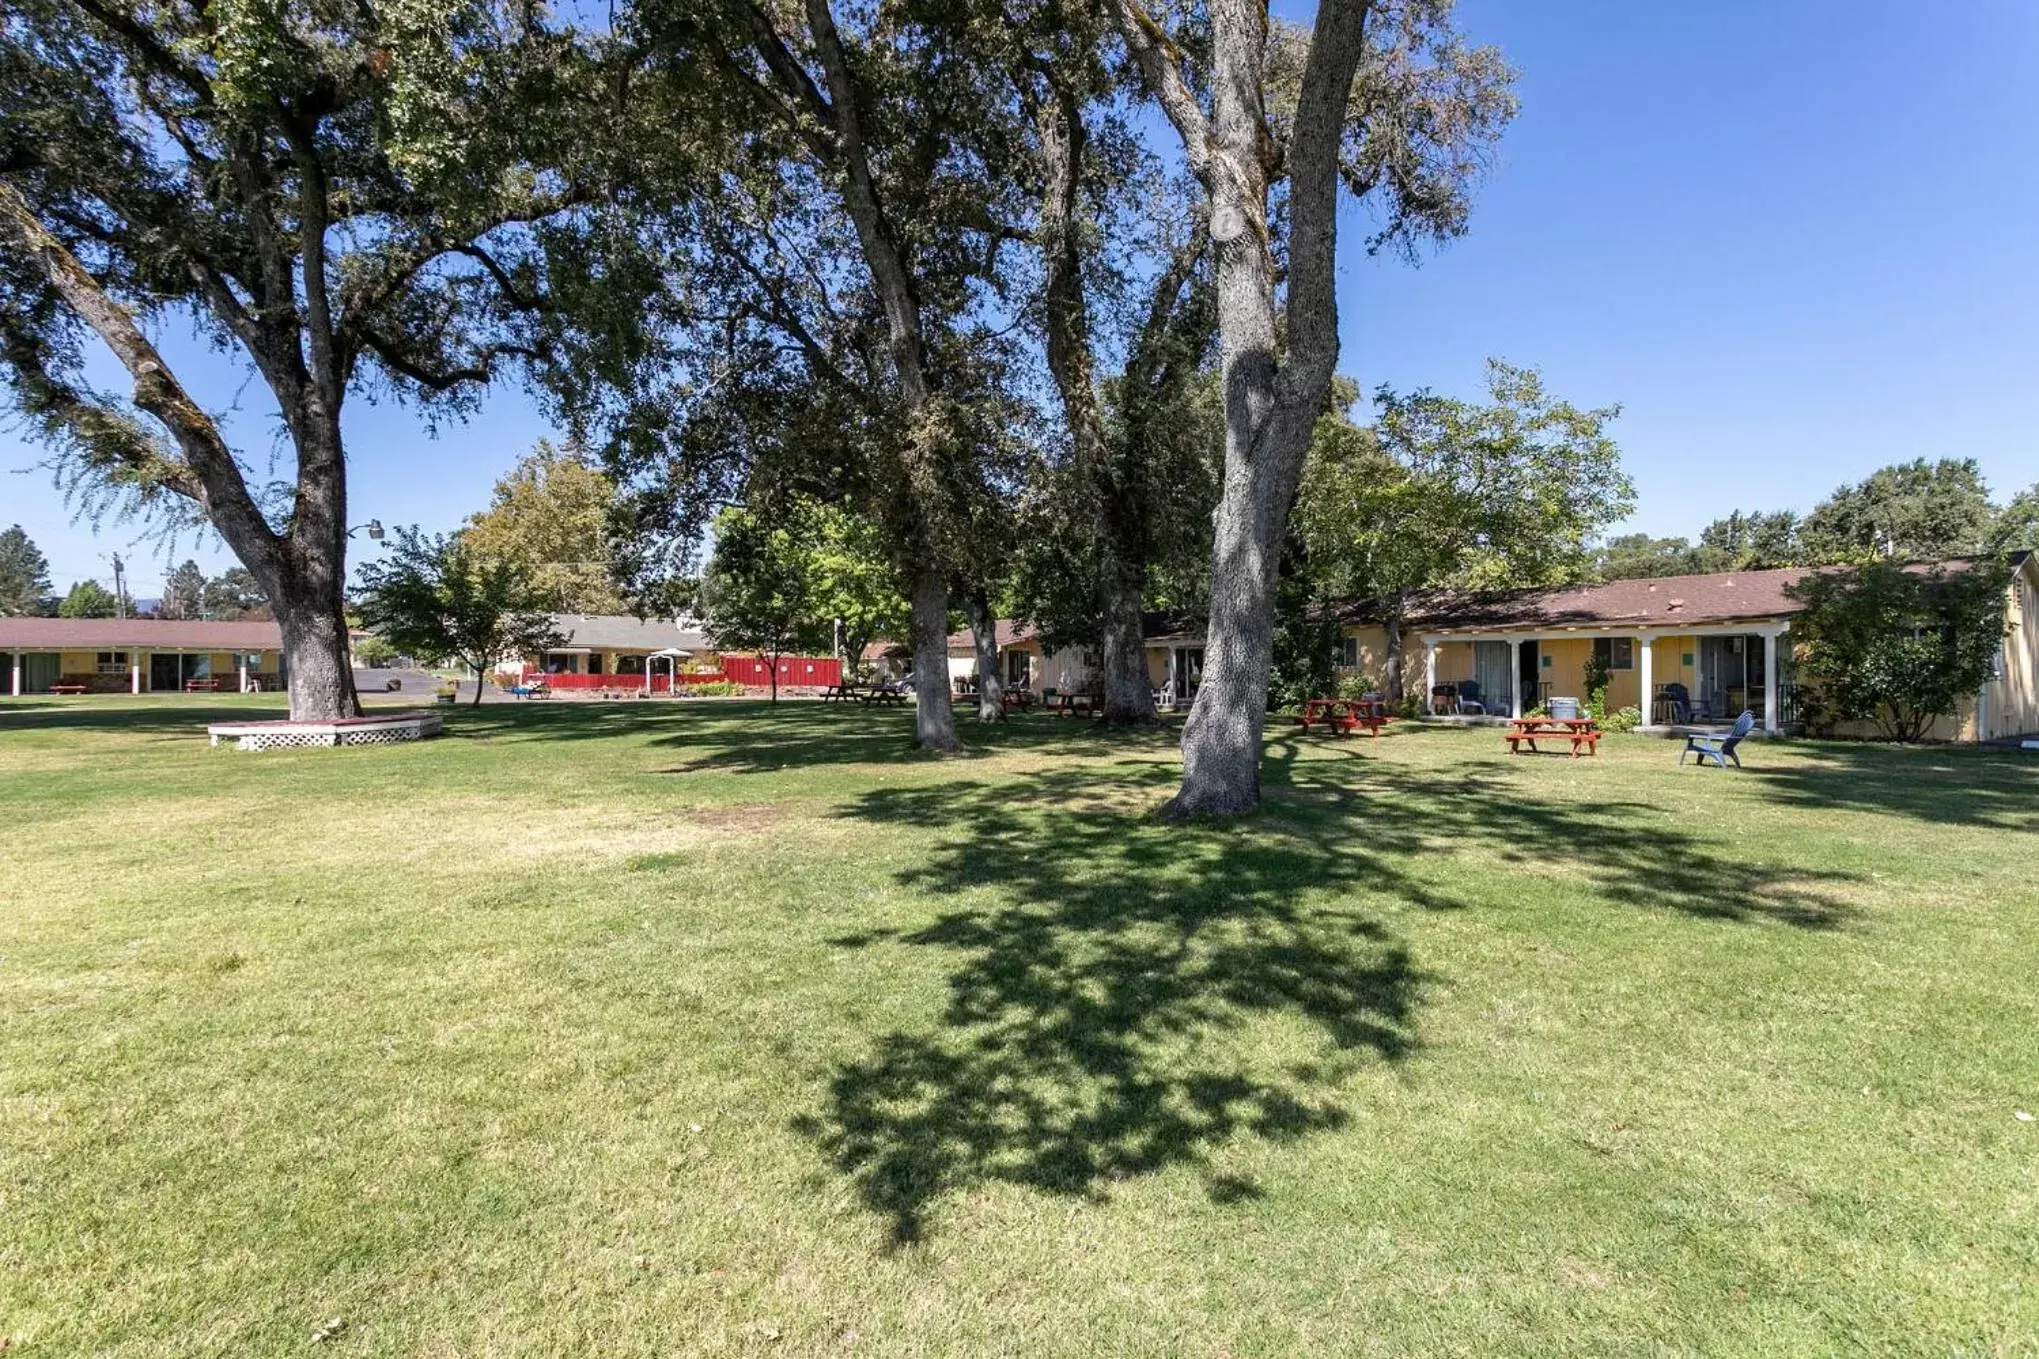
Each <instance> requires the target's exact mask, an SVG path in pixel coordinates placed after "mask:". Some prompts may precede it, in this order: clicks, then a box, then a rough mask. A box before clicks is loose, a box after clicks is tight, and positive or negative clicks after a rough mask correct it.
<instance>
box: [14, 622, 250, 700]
mask: <svg viewBox="0 0 2039 1359" xmlns="http://www.w3.org/2000/svg"><path fill="white" fill-rule="evenodd" d="M287 680H288V676H287V675H286V673H285V671H284V668H283V634H282V632H281V631H280V630H279V629H278V628H277V626H276V624H275V623H273V622H268V621H261V622H232V623H211V622H204V621H202V620H198V619H168V618H0V682H4V683H5V684H6V686H7V687H6V688H5V689H4V690H0V692H5V693H8V694H12V695H17V696H18V695H22V694H160V693H191V692H204V693H211V692H218V693H243V692H251V691H254V690H257V689H263V690H269V689H282V688H284V687H285V685H286V683H287Z"/></svg>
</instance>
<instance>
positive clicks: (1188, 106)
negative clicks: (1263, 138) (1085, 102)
mask: <svg viewBox="0 0 2039 1359" xmlns="http://www.w3.org/2000/svg"><path fill="white" fill-rule="evenodd" d="M1111 8H1112V13H1113V17H1114V18H1115V20H1116V21H1117V23H1118V29H1119V36H1120V37H1122V38H1124V39H1125V43H1126V49H1127V50H1128V51H1130V52H1131V53H1132V54H1133V60H1134V61H1135V62H1137V63H1138V64H1139V67H1140V74H1141V76H1142V78H1143V79H1144V80H1145V81H1146V84H1147V90H1148V92H1149V93H1150V94H1152V95H1153V96H1154V98H1155V101H1156V102H1157V103H1159V104H1160V105H1161V111H1162V112H1163V113H1165V114H1167V115H1168V121H1169V122H1171V123H1173V124H1175V131H1176V135H1178V136H1180V137H1181V138H1182V152H1183V157H1184V159H1185V160H1187V161H1188V162H1189V169H1190V173H1191V174H1193V175H1195V176H1196V177H1197V180H1198V182H1199V183H1201V184H1202V185H1203V186H1204V188H1205V189H1207V190H1208V189H1210V188H1211V168H1212V167H1211V159H1212V157H1211V125H1210V122H1209V120H1208V119H1206V118H1205V117H1204V111H1203V107H1202V106H1201V105H1200V104H1198V103H1197V100H1196V96H1195V95H1194V94H1192V93H1191V92H1190V88H1189V86H1188V85H1187V84H1186V83H1184V81H1183V78H1182V72H1181V70H1180V69H1179V63H1180V61H1181V53H1180V52H1179V51H1178V50H1177V49H1176V46H1175V43H1174V42H1173V41H1171V40H1170V39H1169V36H1168V34H1167V33H1166V32H1165V31H1163V29H1162V27H1161V25H1160V24H1158V23H1156V22H1155V20H1154V16H1153V15H1151V14H1149V13H1147V11H1146V9H1145V8H1144V7H1143V6H1142V5H1141V4H1140V0H1111Z"/></svg>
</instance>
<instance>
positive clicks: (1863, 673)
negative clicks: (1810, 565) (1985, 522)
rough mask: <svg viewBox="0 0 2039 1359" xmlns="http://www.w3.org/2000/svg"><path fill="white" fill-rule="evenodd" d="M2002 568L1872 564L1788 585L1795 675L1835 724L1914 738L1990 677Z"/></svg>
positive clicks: (2000, 613)
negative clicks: (1796, 605) (1795, 611)
mask: <svg viewBox="0 0 2039 1359" xmlns="http://www.w3.org/2000/svg"><path fill="white" fill-rule="evenodd" d="M2008 581H2009V569H2008V567H2006V566H2005V565H2004V564H2003V562H2002V561H2001V559H1991V560H1989V561H1984V562H1979V563H1976V564H1975V565H1973V566H1971V567H1968V568H1965V569H1959V570H1951V571H1950V570H1947V569H1945V568H1943V567H1935V568H1921V567H1917V566H1912V567H1907V566H1905V565H1903V564H1901V563H1898V562H1895V561H1884V560H1878V561H1870V562H1865V563H1863V564H1861V565H1859V566H1854V567H1851V568H1847V569H1844V570H1834V571H1815V572H1812V573H1810V574H1808V575H1807V576H1806V577H1805V579H1803V580H1802V581H1800V582H1798V583H1797V584H1796V585H1794V586H1792V587H1791V590H1790V593H1791V595H1792V597H1793V598H1795V599H1797V600H1798V601H1799V602H1800V604H1802V605H1803V606H1804V607H1803V610H1802V611H1801V612H1800V613H1799V615H1798V617H1797V618H1796V619H1794V620H1793V622H1792V627H1791V631H1792V637H1793V640H1794V644H1795V645H1796V647H1797V660H1798V673H1799V675H1800V676H1801V677H1802V678H1804V679H1805V680H1808V681H1810V682H1811V683H1812V685H1813V686H1814V695H1815V698H1816V701H1817V703H1818V704H1819V706H1820V708H1821V710H1822V711H1823V712H1825V713H1827V714H1830V715H1831V716H1832V717H1833V718H1836V719H1839V720H1843V721H1847V720H1861V721H1870V722H1874V723H1875V724H1876V727H1877V730H1878V731H1880V732H1881V733H1882V734H1883V735H1884V736H1885V737H1887V738H1889V739H1891V740H1895V741H1916V740H1918V739H1919V738H1920V737H1922V736H1924V735H1925V734H1926V732H1927V730H1928V729H1930V728H1931V726H1932V725H1933V722H1934V720H1935V719H1937V718H1941V717H1952V716H1953V715H1954V714H1955V712H1956V711H1957V709H1958V708H1959V706H1960V703H1961V701H1962V700H1963V699H1966V698H1972V697H1973V696H1974V695H1975V694H1976V692H1977V691H1978V690H1980V689H1981V688H1982V686H1983V683H1984V682H1985V681H1986V680H1988V679H1989V677H1990V674H1991V672H1992V670H1993V669H1994V668H1995V665H1996V656H1997V653H1998V651H1999V650H2000V649H2001V648H2002V647H2003V644H2004V593H2005V588H2006V586H2007V584H2008Z"/></svg>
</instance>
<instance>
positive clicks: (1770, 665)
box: [1763, 632, 1779, 732]
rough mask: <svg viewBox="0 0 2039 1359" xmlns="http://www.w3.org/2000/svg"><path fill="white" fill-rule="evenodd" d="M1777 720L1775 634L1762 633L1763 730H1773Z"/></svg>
mask: <svg viewBox="0 0 2039 1359" xmlns="http://www.w3.org/2000/svg"><path fill="white" fill-rule="evenodd" d="M1778 729H1779V726H1778V722H1777V634H1776V633H1774V632H1766V633H1764V634H1763V730H1764V731H1768V732H1774V731H1777V730H1778Z"/></svg>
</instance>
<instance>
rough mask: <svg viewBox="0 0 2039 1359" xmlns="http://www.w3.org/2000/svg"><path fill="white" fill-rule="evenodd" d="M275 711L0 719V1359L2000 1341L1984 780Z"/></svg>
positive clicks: (67, 710)
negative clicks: (1224, 821)
mask: <svg viewBox="0 0 2039 1359" xmlns="http://www.w3.org/2000/svg"><path fill="white" fill-rule="evenodd" d="M275 705H276V699H275V698H274V697H273V696H272V697H271V698H269V699H267V700H238V699H218V700H210V699H208V700H203V701H199V700H189V701H183V702H162V703H157V702H150V701H148V700H133V699H125V698H123V699H108V700H105V701H89V702H80V701H45V700H15V701H9V702H0V1341H7V1340H11V1341H12V1347H11V1348H10V1349H9V1351H8V1359H13V1355H14V1354H16V1353H19V1354H22V1355H24V1356H28V1355H44V1354H49V1355H83V1354H95V1355H118V1356H152V1357H153V1356H162V1355H172V1354H175V1355H190V1354H204V1355H233V1356H243V1355H269V1354H279V1355H281V1354H302V1353H316V1354H339V1355H352V1354H378V1355H414V1354H415V1355H430V1356H453V1355H565V1354H573V1355H578V1354H602V1355H669V1354H714V1355H720V1354H733V1353H747V1352H750V1353H761V1354H767V1353H768V1354H836V1353H858V1354H871V1355H913V1354H928V1355H949V1354H959V1353H1002V1354H1026V1355H1036V1354H1069V1355H1090V1354H1153V1355H1170V1356H1174V1355H1249V1354H1253V1355H1276V1356H1287V1355H1297V1354H1305V1353H1324V1354H1412V1355H1439V1354H1509V1355H1518V1354H1532V1353H1533V1354H1580V1355H1607V1354H1641V1353H1705V1354H1719V1355H1729V1354H1733V1355H1745V1354H1775V1355H1802V1354H1812V1353H1872V1354H1939V1355H1985V1354H2031V1353H2034V1352H2035V1350H2034V1345H2035V1341H2034V1337H2035V1336H2039V1122H2027V1121H2021V1120H2019V1119H2018V1118H2017V1117H2016V1112H2017V1111H2019V1110H2027V1111H2031V1112H2035V1113H2039V912H2035V909H2034V908H2035V905H2039V885H2035V873H2034V869H2035V856H2034V839H2035V838H2034V834H2033V832H2034V829H2035V826H2039V764H2035V763H2034V760H2033V758H2032V757H2029V756H2020V755H2017V754H2015V753H2010V752H1977V751H1969V750H1886V749H1877V748H1871V747H1864V746H1845V745H1813V744H1771V745H1761V744H1755V745H1752V746H1749V747H1745V749H1746V750H1748V751H1749V766H1750V767H1749V768H1748V770H1746V771H1745V772H1742V773H1739V774H1735V773H1730V774H1726V775H1723V774H1720V773H1717V772H1714V771H1700V770H1696V769H1693V768H1686V769H1682V770H1681V769H1679V768H1678V767H1677V765H1676V750H1675V748H1674V747H1673V746H1671V745H1669V744H1667V743H1664V742H1659V741H1652V740H1646V739H1643V738H1637V737H1628V738H1622V737H1610V738H1609V739H1608V740H1607V741H1606V742H1605V743H1604V749H1603V752H1602V754H1601V756H1600V757H1599V758H1598V759H1597V760H1581V761H1578V762H1573V761H1570V760H1566V759H1561V758H1554V759H1532V758H1526V757H1525V758H1509V757H1508V756H1506V755H1505V754H1503V753H1502V749H1501V741H1500V738H1499V736H1498V735H1497V734H1496V733H1494V732H1492V731H1480V732H1467V731H1455V730H1438V729H1415V728H1410V727H1408V726H1402V727H1400V728H1398V729H1396V730H1394V731H1393V733H1392V734H1391V735H1389V736H1387V737H1385V738H1383V739H1381V740H1379V741H1366V740H1358V741H1346V742H1342V743H1340V742H1334V741H1332V740H1329V739H1325V738H1315V737H1313V738H1310V739H1308V740H1307V741H1301V742H1298V741H1293V740H1290V739H1288V738H1287V736H1286V734H1283V735H1282V736H1281V738H1280V739H1278V740H1277V741H1276V742H1275V743H1274V744H1273V745H1272V746H1271V747H1270V760H1269V783H1270V788H1269V796H1268V807H1267V809H1266V811H1265V812H1263V813H1262V814H1261V815H1259V816H1258V817H1255V818H1253V819H1251V820H1249V821H1247V822H1246V823H1244V824H1241V825H1234V826H1200V827H1194V828H1188V829H1185V828H1179V827H1171V826H1167V825H1163V824H1161V823H1159V822H1157V821H1156V820H1154V819H1153V818H1152V817H1150V816H1148V815H1147V813H1149V812H1150V811H1151V810H1152V808H1154V807H1155V806H1156V805H1157V804H1158V803H1159V802H1160V801H1161V800H1162V799H1163V798H1164V797H1165V796H1166V795H1167V793H1168V791H1169V790H1170V787H1171V772H1172V769H1173V767H1174V763H1175V752H1174V749H1173V741H1174V738H1175V731H1174V729H1173V728H1170V729H1166V730H1164V731H1162V732H1159V733H1153V734H1147V735H1135V736H1114V735H1110V734H1107V733H1105V732H1102V731H1100V730H1098V729H1096V728H1094V727H1092V726H1090V725H1087V724H1085V723H1082V722H1075V721H1068V720H1060V719H1056V718H1051V717H1045V716H1041V717H1031V718H1024V719H1021V720H1019V721H1017V722H1016V723H1014V724H1013V725H1012V726H1011V727H1010V728H1008V729H1005V730H995V731H988V732H980V731H977V730H969V731H967V733H966V734H967V738H968V739H969V741H970V743H971V745H972V747H973V749H972V753H971V754H970V755H969V756H968V757H964V758H956V759H947V760H936V759H927V758H921V757H917V756H915V755H913V754H911V753H909V751H908V749H907V746H906V741H907V737H908V734H909V729H910V721H911V717H910V714H907V713H899V712H887V713H873V712H865V711H843V710H837V709H833V708H830V709H823V708H820V707H818V706H816V705H810V704H803V705H790V704H789V705H784V706H783V707H782V708H781V710H779V711H776V712H774V711H770V710H768V709H767V708H766V707H765V706H764V705H762V704H721V703H709V702H703V703H695V704H685V705H660V706H651V705H615V706H606V707H605V706H595V705H579V706H576V705H571V704H566V703H555V704H550V705H541V704H532V705H524V706H515V707H508V706H506V707H493V708H484V709H481V710H479V711H468V710H461V711H459V712H457V713H455V714H453V716H452V717H451V718H450V719H449V724H448V725H449V734H448V738H447V739H445V740H441V741H437V742H430V743H425V744H420V745H413V746H405V747H391V748H380V749H376V748H364V749H356V750H344V751H326V752H279V753H270V754H262V755H252V754H247V755H244V754H240V753H238V752H235V751H231V750H225V749H222V750H210V749H208V748H207V747H206V745H205V742H204V738H203V735H202V732H201V731H200V729H199V725H198V724H199V723H200V721H201V720H202V719H203V718H204V717H206V716H207V715H209V714H216V713H220V712H226V711H240V712H247V711H253V710H255V709H257V708H273V707H274V706H275ZM334 1318H341V1319H344V1325H343V1326H341V1327H339V1328H338V1329H337V1331H336V1332H335V1333H334V1334H332V1335H331V1338H329V1339H327V1340H325V1341H324V1342H322V1343H321V1342H315V1341H314V1339H313V1337H314V1334H315V1333H316V1332H319V1331H320V1330H321V1328H325V1327H327V1325H328V1323H329V1321H330V1320H331V1319H334Z"/></svg>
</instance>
